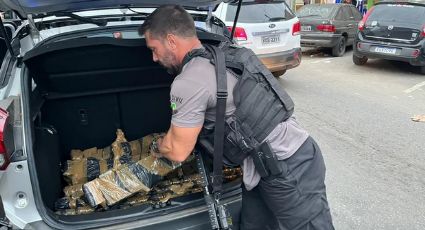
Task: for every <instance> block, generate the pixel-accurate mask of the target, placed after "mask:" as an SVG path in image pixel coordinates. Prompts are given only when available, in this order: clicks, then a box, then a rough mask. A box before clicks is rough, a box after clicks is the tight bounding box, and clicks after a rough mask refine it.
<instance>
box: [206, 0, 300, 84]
mask: <svg viewBox="0 0 425 230" xmlns="http://www.w3.org/2000/svg"><path fill="white" fill-rule="evenodd" d="M237 7H238V4H237V3H232V2H230V3H220V4H219V6H218V7H217V9H216V10H215V11H214V15H216V16H217V17H218V18H220V19H221V20H222V21H224V23H225V24H226V26H227V27H228V29H229V31H230V30H231V29H232V26H233V21H234V18H235V15H236V9H237ZM300 29H301V26H300V22H299V20H298V18H297V17H296V15H295V14H294V13H293V12H292V11H291V9H290V8H289V6H288V5H287V4H286V3H285V1H258V0H255V1H254V0H251V1H243V2H242V7H241V10H240V14H239V18H238V20H237V25H236V29H235V33H234V39H235V40H236V42H237V43H238V44H239V45H241V46H245V47H247V48H249V49H252V50H253V51H254V52H255V53H256V54H257V55H258V57H259V58H260V59H261V61H262V62H263V63H264V64H265V65H266V66H267V68H268V69H269V70H270V71H271V72H272V73H273V74H274V75H275V76H276V77H279V76H281V75H283V74H284V73H285V72H286V70H287V69H291V68H294V67H296V66H298V65H299V64H300V62H301V45H300Z"/></svg>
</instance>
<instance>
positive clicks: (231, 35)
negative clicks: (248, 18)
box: [230, 0, 242, 40]
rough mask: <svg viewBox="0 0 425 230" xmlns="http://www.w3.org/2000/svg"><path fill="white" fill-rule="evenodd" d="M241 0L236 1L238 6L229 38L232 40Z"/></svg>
mask: <svg viewBox="0 0 425 230" xmlns="http://www.w3.org/2000/svg"><path fill="white" fill-rule="evenodd" d="M241 6H242V0H239V2H238V8H237V9H236V15H235V20H234V21H233V27H232V33H231V34H230V40H233V36H234V35H235V30H236V23H237V22H238V18H239V12H240V11H241Z"/></svg>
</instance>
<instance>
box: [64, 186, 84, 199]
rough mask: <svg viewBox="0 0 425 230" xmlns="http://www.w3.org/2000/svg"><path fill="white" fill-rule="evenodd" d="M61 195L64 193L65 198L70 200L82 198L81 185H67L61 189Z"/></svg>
mask: <svg viewBox="0 0 425 230" xmlns="http://www.w3.org/2000/svg"><path fill="white" fill-rule="evenodd" d="M63 193H65V196H66V197H70V198H74V199H77V198H80V197H82V196H84V192H83V184H76V185H69V186H66V187H65V188H63Z"/></svg>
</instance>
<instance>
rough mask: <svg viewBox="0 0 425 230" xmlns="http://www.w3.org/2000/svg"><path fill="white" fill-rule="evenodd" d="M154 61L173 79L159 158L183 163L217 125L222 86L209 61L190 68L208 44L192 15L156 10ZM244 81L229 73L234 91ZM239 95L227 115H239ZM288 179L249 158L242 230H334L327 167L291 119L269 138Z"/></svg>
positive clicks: (151, 41)
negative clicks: (207, 128) (264, 173)
mask: <svg viewBox="0 0 425 230" xmlns="http://www.w3.org/2000/svg"><path fill="white" fill-rule="evenodd" d="M139 33H140V34H143V35H144V36H145V39H146V45H147V46H148V47H149V49H151V50H152V56H153V60H154V61H155V62H158V63H159V64H161V65H162V66H163V67H165V68H166V69H167V71H168V72H169V73H170V74H172V75H177V76H176V77H175V79H174V81H173V83H172V85H171V92H170V100H171V108H172V112H173V114H172V118H171V126H170V128H169V130H168V132H167V134H166V135H165V136H164V137H163V139H159V140H158V148H159V151H160V154H161V155H162V156H164V157H166V158H168V159H169V160H172V161H178V162H181V161H184V160H185V159H186V158H187V157H188V156H189V155H190V153H191V152H192V150H193V148H194V146H195V144H196V142H197V138H198V135H199V134H200V132H201V130H202V128H203V126H204V125H205V122H204V121H205V120H209V121H214V120H215V112H216V110H215V105H216V92H217V83H216V75H215V69H214V66H213V65H212V64H211V63H210V60H208V59H206V58H203V57H195V58H192V59H191V60H190V61H189V62H188V63H186V64H184V66H182V65H183V64H182V63H183V59H184V58H185V56H186V55H187V54H188V52H190V51H192V50H194V49H201V48H202V47H203V46H202V44H201V42H200V41H199V39H198V38H197V35H196V30H195V26H194V21H193V19H192V17H191V16H190V15H189V14H188V13H187V12H186V11H185V10H184V9H183V8H182V7H180V6H176V5H167V6H162V7H160V8H158V9H156V10H155V11H154V12H153V13H152V14H151V15H150V16H149V17H147V18H146V20H145V22H144V24H143V25H142V26H141V27H140V30H139ZM236 83H237V78H236V77H235V76H234V75H233V74H232V73H230V72H227V87H228V89H227V91H228V92H233V88H234V87H235V84H236ZM235 109H236V108H235V105H234V101H233V96H232V93H230V94H229V95H228V98H227V102H226V115H231V114H232V113H233V112H234V111H235ZM266 140H267V141H268V142H269V143H270V146H271V149H272V151H273V153H274V154H275V155H276V157H277V159H278V160H279V161H278V164H281V166H282V168H283V169H284V170H283V171H282V173H281V174H279V175H276V176H270V177H265V178H261V176H260V175H259V173H258V172H257V170H256V169H255V165H254V162H253V159H252V158H251V157H250V156H248V157H247V158H245V159H244V160H243V164H242V169H243V183H244V186H242V187H243V194H242V214H241V218H242V220H241V229H273V230H275V229H285V230H286V229H287V230H294V229H323V230H330V229H333V225H332V219H331V214H330V210H329V206H328V202H327V198H326V189H325V184H324V180H325V165H324V161H323V157H322V154H321V152H320V149H319V147H318V146H317V144H316V142H315V141H314V140H313V139H312V138H311V137H310V136H309V135H308V133H307V132H306V131H305V130H304V129H303V128H302V127H301V126H300V125H299V124H298V123H297V121H296V120H295V119H294V118H293V117H290V118H289V119H287V120H286V121H283V122H281V123H279V124H278V125H277V126H276V127H275V128H274V129H273V131H272V132H271V133H270V134H269V135H268V136H267V138H266Z"/></svg>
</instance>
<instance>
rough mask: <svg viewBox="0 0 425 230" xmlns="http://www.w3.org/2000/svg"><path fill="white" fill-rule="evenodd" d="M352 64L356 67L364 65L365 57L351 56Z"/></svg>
mask: <svg viewBox="0 0 425 230" xmlns="http://www.w3.org/2000/svg"><path fill="white" fill-rule="evenodd" d="M353 62H354V64H356V65H364V64H366V62H367V57H357V56H356V55H354V54H353Z"/></svg>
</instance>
